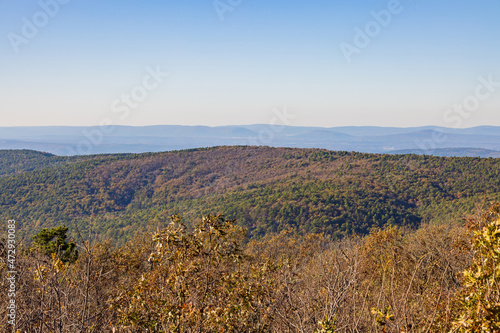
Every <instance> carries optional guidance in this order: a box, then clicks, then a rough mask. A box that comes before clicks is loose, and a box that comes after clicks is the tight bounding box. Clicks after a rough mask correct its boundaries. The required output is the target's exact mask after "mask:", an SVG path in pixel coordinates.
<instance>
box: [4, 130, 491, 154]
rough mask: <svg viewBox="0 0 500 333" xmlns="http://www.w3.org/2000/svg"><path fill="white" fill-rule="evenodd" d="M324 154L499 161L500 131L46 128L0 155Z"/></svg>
mask: <svg viewBox="0 0 500 333" xmlns="http://www.w3.org/2000/svg"><path fill="white" fill-rule="evenodd" d="M238 145H250V146H271V147H293V148H323V149H329V150H337V151H357V152H365V153H388V154H406V153H413V154H427V155H436V156H470V157H500V127H498V126H479V127H472V128H465V129H455V128H446V127H437V126H424V127H407V128H399V127H374V126H359V127H354V126H351V127H330V128H325V127H298V126H281V125H266V124H260V125H258V124H257V125H241V126H216V127H209V126H180V125H158V126H141V127H134V126H113V127H110V128H106V127H99V126H91V127H71V126H47V127H0V149H31V150H38V151H43V152H48V153H52V154H56V155H62V156H67V155H91V154H103V153H144V152H161V151H172V150H180V149H192V148H203V147H211V146H238Z"/></svg>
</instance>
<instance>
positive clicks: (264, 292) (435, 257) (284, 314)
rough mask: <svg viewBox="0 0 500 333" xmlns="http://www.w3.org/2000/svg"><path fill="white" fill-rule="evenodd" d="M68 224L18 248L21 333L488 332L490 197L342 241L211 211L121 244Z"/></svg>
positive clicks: (499, 300)
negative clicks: (256, 227) (413, 224)
mask: <svg viewBox="0 0 500 333" xmlns="http://www.w3.org/2000/svg"><path fill="white" fill-rule="evenodd" d="M66 232H67V229H66V228H65V227H59V228H57V229H52V230H44V231H42V232H41V233H40V234H39V235H37V236H36V237H35V240H34V243H33V246H31V247H26V248H24V250H23V249H20V248H19V249H18V253H19V251H21V253H22V254H19V255H18V258H17V271H18V274H17V276H18V289H19V290H18V295H17V299H16V301H17V305H18V309H17V322H18V325H17V329H18V330H19V331H20V332H330V333H331V332H398V333H399V332H446V331H461V332H478V331H484V332H496V331H498V330H499V325H500V316H499V313H500V310H499V309H500V306H499V304H500V293H499V291H498V290H499V288H498V287H499V285H498V282H499V274H500V273H499V272H500V255H499V251H498V249H499V248H500V213H499V206H498V205H496V206H494V207H493V208H492V209H491V210H489V211H488V212H485V213H482V214H478V215H477V216H475V217H472V218H470V219H469V221H468V223H467V226H463V225H460V224H455V225H424V226H421V228H419V229H418V230H415V231H410V230H406V229H403V228H398V227H388V228H385V229H379V230H372V232H371V233H370V234H369V235H367V236H364V237H354V236H352V237H348V238H344V239H343V240H334V239H332V237H329V236H327V235H325V234H306V235H298V234H297V233H296V232H295V231H293V230H292V229H288V230H282V231H281V232H279V233H275V234H269V235H266V236H265V237H263V238H262V239H260V240H252V241H248V239H247V233H246V231H245V230H244V229H243V228H242V227H241V226H238V225H237V224H235V223H234V221H228V220H226V219H225V218H224V217H223V216H221V215H217V216H210V215H209V216H206V217H205V218H203V220H202V221H201V222H199V223H197V224H196V225H195V227H194V228H188V227H186V226H185V225H184V224H183V223H182V222H181V219H180V218H179V217H177V216H173V217H172V220H171V221H170V222H165V223H163V224H162V225H161V226H160V228H159V229H158V230H157V231H156V232H155V233H154V234H153V235H137V236H136V237H135V238H133V239H132V240H130V241H128V242H127V243H126V244H124V245H123V246H120V247H114V246H112V244H111V243H110V242H109V241H107V240H101V239H100V238H99V237H97V236H96V235H95V234H92V233H91V234H88V235H86V236H83V235H80V236H81V239H80V240H79V241H78V242H77V243H78V247H75V243H74V242H73V241H71V240H68V239H67V237H66ZM1 245H2V246H0V249H2V251H5V249H6V243H5V239H3V240H2V241H1ZM58 249H61V250H58ZM1 258H2V260H4V258H5V253H2V255H1ZM6 267H7V265H6V262H5V261H3V262H2V264H1V270H0V274H1V280H0V281H1V282H0V283H1V284H2V288H3V291H2V293H1V294H0V298H1V303H2V307H1V308H2V311H3V312H4V311H5V310H4V309H6V302H7V301H8V300H7V296H6V294H7V293H6V292H5V290H6V288H7V281H6V271H7V268H6ZM2 316H3V318H5V313H2ZM0 326H1V328H2V329H3V330H4V331H7V329H8V328H7V323H6V321H3V320H2V321H0Z"/></svg>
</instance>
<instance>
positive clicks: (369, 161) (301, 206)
mask: <svg viewBox="0 0 500 333" xmlns="http://www.w3.org/2000/svg"><path fill="white" fill-rule="evenodd" d="M0 156H2V158H1V159H0V160H1V161H2V163H1V164H0V166H1V168H0V173H2V174H3V175H4V176H3V177H0V193H1V194H2V195H1V197H0V207H1V209H0V218H2V219H4V220H6V219H16V220H17V221H19V223H20V231H21V232H22V233H25V234H26V235H33V234H34V233H36V232H37V231H39V230H40V229H41V228H43V227H51V226H56V225H60V224H63V223H65V224H66V225H69V226H70V227H71V228H72V230H73V233H74V232H75V230H76V226H78V228H79V229H81V230H82V231H87V230H88V228H89V227H92V228H93V229H94V230H95V231H97V232H98V233H100V234H101V235H102V236H104V237H109V238H111V239H113V240H115V241H118V242H122V241H124V240H126V239H127V238H128V237H130V236H131V235H133V234H134V233H135V232H137V231H146V230H151V229H154V228H155V227H156V226H158V224H161V223H164V221H166V220H168V217H169V216H170V215H173V214H181V215H183V216H184V217H186V220H197V219H198V218H199V216H201V215H202V214H207V213H217V212H221V213H224V214H226V216H227V217H228V218H237V219H238V223H240V224H242V225H244V226H246V227H247V228H248V230H249V233H250V235H251V236H252V237H261V236H263V235H265V234H267V233H269V232H275V231H280V230H283V229H286V228H290V227H291V228H294V229H296V230H298V231H304V232H326V233H328V234H331V235H333V236H335V237H341V236H342V235H345V234H350V233H360V234H366V233H368V232H369V231H370V230H372V229H373V228H379V227H380V228H382V227H385V226H389V225H400V226H410V227H414V226H417V225H419V224H421V223H422V222H426V221H429V220H431V219H434V220H436V221H442V220H446V219H448V218H454V219H457V218H458V217H460V216H461V215H462V214H465V213H470V212H471V211H472V210H473V209H474V207H475V205H476V204H477V203H485V202H489V201H490V200H495V199H497V200H498V199H499V198H500V195H499V193H498V188H499V186H500V160H499V159H482V158H468V157H463V158H458V157H453V158H444V157H432V156H421V155H380V154H363V153H353V152H351V153H349V152H335V151H328V150H320V149H296V148H270V147H254V146H242V147H215V148H207V149H194V150H184V151H174V152H166V153H145V154H113V155H94V156H82V157H78V158H76V157H73V158H67V157H58V156H54V155H50V154H42V153H38V152H29V151H9V152H2V154H0ZM15 161H22V162H15Z"/></svg>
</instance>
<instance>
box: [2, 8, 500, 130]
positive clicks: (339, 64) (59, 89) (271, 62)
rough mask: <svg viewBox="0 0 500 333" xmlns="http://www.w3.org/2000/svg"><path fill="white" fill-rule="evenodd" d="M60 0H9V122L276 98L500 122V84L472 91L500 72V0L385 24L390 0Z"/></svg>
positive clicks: (175, 120)
mask: <svg viewBox="0 0 500 333" xmlns="http://www.w3.org/2000/svg"><path fill="white" fill-rule="evenodd" d="M54 1H56V0H42V1H40V2H38V1H28V0H19V1H14V0H0V63H1V69H0V102H1V105H0V112H1V114H0V116H1V118H0V119H1V121H0V126H20V125H97V124H99V123H100V122H101V121H102V120H103V119H107V120H110V121H111V122H113V123H115V124H123V125H153V124H178V125H211V126H213V125H229V124H251V123H269V122H270V121H271V119H272V118H273V109H274V108H276V107H278V108H281V107H286V108H287V110H288V112H289V113H291V114H293V115H294V116H295V118H294V119H292V120H291V121H290V125H296V126H299V125H300V126H309V125H311V126H327V127H330V126H342V125H377V126H419V125H442V126H449V127H450V126H459V127H471V126H476V125H485V124H486V125H500V86H498V87H494V88H493V89H492V90H493V91H491V93H490V94H489V96H487V98H486V97H485V95H488V94H486V92H488V90H485V89H487V88H484V89H482V88H480V90H481V89H482V90H481V92H482V94H481V96H482V97H481V100H480V101H479V104H478V105H473V104H474V103H473V102H474V100H473V98H472V99H471V98H470V96H475V94H476V90H477V88H478V86H479V85H481V83H480V81H479V80H478V77H484V78H485V79H487V78H488V77H489V76H492V79H493V81H498V82H500V43H499V42H498V39H499V37H498V35H499V33H500V19H499V17H500V1H498V0H483V1H480V2H478V1H472V0H470V1H456V0H455V1H451V0H442V1H435V0H412V1H408V0H407V1H400V4H399V6H398V7H397V8H398V10H397V13H392V14H391V18H390V22H387V21H386V22H383V23H384V24H383V25H384V26H382V25H381V24H380V23H374V22H375V21H374V20H375V19H374V17H373V15H372V14H371V12H372V11H375V12H377V13H379V12H380V11H382V10H388V9H389V8H392V7H391V6H394V5H391V4H390V3H391V1H361V0H349V1H332V0H317V1H304V0H300V1H297V0H288V1H279V2H278V1H269V0H242V1H240V3H239V4H238V1H237V0H233V1H228V0H221V1H219V3H220V4H226V5H225V6H230V7H232V8H231V10H227V11H225V12H224V13H221V12H219V13H218V12H217V10H216V9H215V8H214V3H213V1H212V0H196V1H194V0H183V1H179V0H177V1H171V0H161V1H160V0H149V1H144V0H143V1H139V0H135V1H132V0H120V1H92V0H90V1H89V0H87V1H84V0H71V1H69V2H68V3H66V4H59V8H57V10H56V8H55V7H54V5H53V3H54ZM61 1H62V0H61ZM66 1H67V0H66ZM66 1H62V2H66ZM231 2H232V3H233V4H235V5H234V6H232V5H230V4H229V3H231ZM396 2H397V1H396ZM43 3H48V4H50V3H52V5H49V6H48V7H47V6H42V5H41V4H43ZM221 6H223V5H221ZM42 7H46V8H49V10H48V12H51V11H52V12H51V13H49V14H52V15H53V17H52V16H50V15H48V14H47V13H46V12H44V9H43V8H42ZM221 8H223V7H221ZM227 8H228V7H226V9H227ZM394 8H396V7H394ZM220 10H222V9H220ZM45 11H47V9H45ZM395 12H396V10H395ZM219 14H222V17H223V20H221V17H220V15H219ZM23 18H24V19H23ZM26 22H28V24H29V25H31V24H33V25H35V28H37V29H38V32H36V33H33V31H30V30H29V29H28V28H26V25H27V23H26ZM377 24H378V28H377ZM36 25H38V26H39V27H37V26H36ZM367 25H368V27H371V28H373V29H375V30H372V31H371V35H372V37H369V39H370V43H369V45H368V46H364V45H362V44H359V43H358V46H360V45H361V46H362V47H357V49H358V52H357V53H355V54H352V57H350V58H351V59H350V60H351V61H350V62H348V61H347V60H346V57H345V55H344V53H343V51H342V48H341V45H344V46H345V45H347V44H349V45H352V46H353V47H356V41H355V35H356V32H355V28H356V27H358V28H360V29H361V30H362V31H364V30H365V28H366V27H367ZM377 29H378V30H377ZM23 30H24V32H23ZM342 43H345V44H342ZM16 51H17V52H16ZM157 67H158V68H160V69H161V71H163V72H168V73H169V75H168V77H166V78H165V79H164V80H163V82H161V84H159V85H157V84H154V83H155V82H153V81H151V80H150V79H148V78H147V76H148V75H149V74H148V68H149V69H150V70H151V69H155V68H157ZM145 78H146V79H147V82H149V84H150V86H151V85H154V86H155V87H154V89H153V88H151V87H150V88H151V89H150V91H146V92H147V96H145V98H144V100H142V97H141V100H140V101H139V100H134V99H133V100H132V103H133V104H134V107H131V106H130V105H131V104H123V103H124V102H123V101H122V100H120V98H122V97H121V96H122V95H124V94H125V95H130V94H131V93H132V92H133V91H134V89H135V91H134V92H135V93H136V95H135V96H140V93H141V92H144V87H143V80H144V79H145ZM156 86H157V87H156ZM490 88H491V87H490ZM141 89H142V90H141ZM467 98H468V101H469V102H471V103H472V104H471V105H473V107H472V106H470V108H471V109H473V111H471V112H467V116H464V115H463V114H459V113H456V112H452V113H450V112H451V111H450V112H449V113H448V114H447V116H448V117H447V118H446V117H444V114H445V113H446V111H447V110H448V109H449V108H451V107H452V106H453V105H454V104H456V103H459V104H460V103H463V102H464V101H465V100H467ZM135 102H137V103H135ZM125 105H128V106H125ZM120 107H121V108H120ZM453 117H454V118H453ZM457 117H458V118H457ZM445 118H446V119H448V120H446V119H445ZM450 119H455V120H454V121H451V120H450ZM457 119H460V121H459V120H457Z"/></svg>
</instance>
